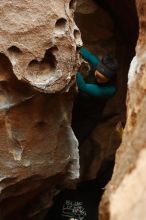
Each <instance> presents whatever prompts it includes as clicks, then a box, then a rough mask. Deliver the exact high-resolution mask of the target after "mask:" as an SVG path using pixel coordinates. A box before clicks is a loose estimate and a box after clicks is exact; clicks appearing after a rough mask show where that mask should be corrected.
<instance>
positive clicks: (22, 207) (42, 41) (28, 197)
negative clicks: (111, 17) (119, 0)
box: [0, 0, 82, 220]
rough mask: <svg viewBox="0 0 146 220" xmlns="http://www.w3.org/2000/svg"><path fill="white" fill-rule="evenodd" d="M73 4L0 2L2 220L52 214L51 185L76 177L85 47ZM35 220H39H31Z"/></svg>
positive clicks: (67, 2)
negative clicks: (75, 92)
mask: <svg viewBox="0 0 146 220" xmlns="http://www.w3.org/2000/svg"><path fill="white" fill-rule="evenodd" d="M74 7H75V5H74V1H71V2H70V1H69V0H62V1H54V0H52V1H51V0H50V1H43V0H41V1H40V0H39V1H28V0H26V1H20V0H19V1H9V0H7V1H6V0H4V1H0V10H1V14H0V51H1V53H0V219H1V220H3V219H12V218H11V217H12V216H13V219H25V220H26V219H27V218H28V216H36V214H37V213H39V212H40V211H41V210H43V209H44V208H45V207H48V206H50V204H51V202H52V197H53V195H54V194H55V193H56V185H58V184H59V185H61V184H63V181H64V178H68V179H74V178H77V177H78V176H79V163H78V148H77V145H78V144H77V141H76V138H75V137H74V134H73V132H72V129H71V127H70V120H71V109H72V96H71V93H64V94H63V93H57V94H50V93H55V92H59V91H62V90H63V89H64V90H66V89H67V87H68V85H69V83H70V81H72V78H73V77H74V74H75V72H76V68H77V66H78V63H79V58H78V55H77V53H76V47H77V46H78V45H79V44H81V43H82V41H81V39H80V32H79V30H78V28H77V26H76V25H75V22H74V20H73V12H74ZM34 218H35V219H36V217H34Z"/></svg>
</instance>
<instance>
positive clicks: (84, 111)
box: [72, 47, 118, 145]
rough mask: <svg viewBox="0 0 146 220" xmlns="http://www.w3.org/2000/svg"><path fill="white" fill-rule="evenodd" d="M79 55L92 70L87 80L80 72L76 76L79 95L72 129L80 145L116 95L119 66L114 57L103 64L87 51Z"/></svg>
mask: <svg viewBox="0 0 146 220" xmlns="http://www.w3.org/2000/svg"><path fill="white" fill-rule="evenodd" d="M79 52H80V54H81V55H82V57H83V59H85V60H86V61H88V63H89V64H90V67H91V69H90V71H89V74H88V76H87V77H86V79H84V77H83V76H82V74H81V73H80V72H77V75H76V83H77V86H78V90H79V93H78V95H77V98H76V100H75V102H74V106H73V113H72V128H73V131H74V133H75V135H76V137H77V139H78V141H79V145H81V144H82V143H83V142H84V140H85V139H86V138H87V137H88V136H89V135H90V133H91V132H92V130H93V129H94V128H95V126H96V125H97V123H98V122H99V121H100V119H101V115H102V112H103V109H104V106H105V104H106V102H107V100H108V99H109V98H110V97H111V96H113V95H114V94H115V92H116V86H115V83H114V78H115V75H116V71H117V68H118V63H117V60H116V59H115V58H113V57H112V55H107V56H105V57H104V58H103V59H102V60H100V59H99V58H98V57H96V56H94V55H93V54H92V53H90V52H89V51H88V50H87V49H86V48H83V47H82V48H80V50H79Z"/></svg>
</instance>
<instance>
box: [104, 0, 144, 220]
mask: <svg viewBox="0 0 146 220" xmlns="http://www.w3.org/2000/svg"><path fill="white" fill-rule="evenodd" d="M137 11H138V15H139V23H140V32H139V34H140V35H139V40H138V44H137V47H136V56H135V57H134V58H133V61H132V63H131V67H130V70H129V79H128V97H127V107H128V109H127V124H126V127H125V131H124V135H123V141H122V145H121V147H120V149H119V150H118V153H117V158H116V167H115V171H114V175H113V178H112V180H111V182H110V184H109V185H108V186H107V190H106V192H105V195H104V197H103V200H102V203H101V208H100V219H102V220H103V219H104V220H107V219H111V220H124V219H132V220H139V219H142V220H144V219H145V218H146V217H145V216H146V211H145V204H146V175H145V166H146V164H145V161H146V135H145V130H146V112H145V109H146V96H145V94H146V46H145V45H146V36H145V31H146V29H145V27H146V17H145V14H146V4H145V1H137Z"/></svg>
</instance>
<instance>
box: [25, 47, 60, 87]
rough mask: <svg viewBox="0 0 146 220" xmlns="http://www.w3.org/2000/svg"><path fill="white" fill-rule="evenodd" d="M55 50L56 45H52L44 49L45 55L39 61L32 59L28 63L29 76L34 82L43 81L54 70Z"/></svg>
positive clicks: (55, 63)
mask: <svg viewBox="0 0 146 220" xmlns="http://www.w3.org/2000/svg"><path fill="white" fill-rule="evenodd" d="M57 50H58V49H57V47H52V48H50V49H48V50H46V52H45V56H44V58H43V59H42V60H41V61H38V60H36V59H34V60H32V61H31V62H30V63H29V65H28V72H29V78H31V79H32V78H33V80H35V82H36V83H37V82H39V83H43V82H44V83H45V80H47V79H48V77H49V75H50V74H53V73H54V72H55V70H56V66H57V60H56V57H55V55H54V54H55V53H56V52H57ZM38 76H39V77H38Z"/></svg>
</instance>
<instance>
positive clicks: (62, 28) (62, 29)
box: [55, 18, 67, 34]
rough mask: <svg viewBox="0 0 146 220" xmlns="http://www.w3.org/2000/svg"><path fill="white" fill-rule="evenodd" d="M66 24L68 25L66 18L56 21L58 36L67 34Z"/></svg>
mask: <svg viewBox="0 0 146 220" xmlns="http://www.w3.org/2000/svg"><path fill="white" fill-rule="evenodd" d="M66 23H67V21H66V19H65V18H60V19H58V20H57V21H56V24H55V32H56V34H63V33H64V32H65V29H66Z"/></svg>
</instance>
